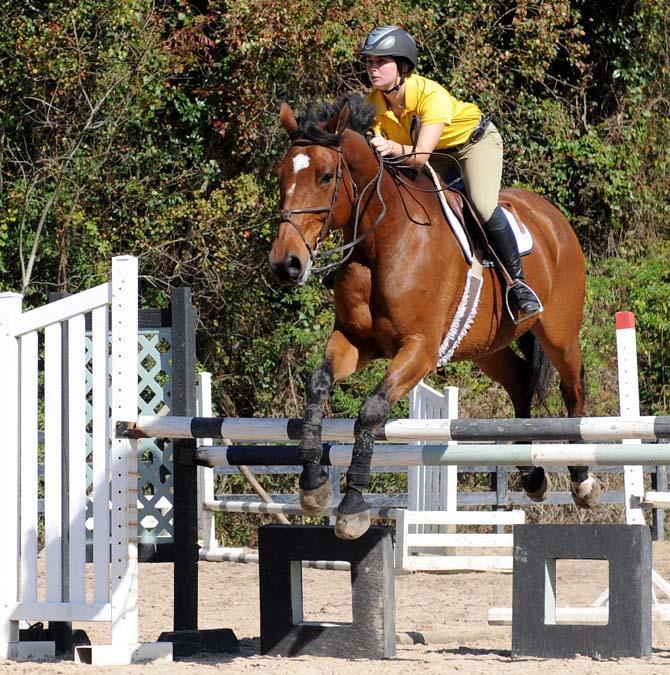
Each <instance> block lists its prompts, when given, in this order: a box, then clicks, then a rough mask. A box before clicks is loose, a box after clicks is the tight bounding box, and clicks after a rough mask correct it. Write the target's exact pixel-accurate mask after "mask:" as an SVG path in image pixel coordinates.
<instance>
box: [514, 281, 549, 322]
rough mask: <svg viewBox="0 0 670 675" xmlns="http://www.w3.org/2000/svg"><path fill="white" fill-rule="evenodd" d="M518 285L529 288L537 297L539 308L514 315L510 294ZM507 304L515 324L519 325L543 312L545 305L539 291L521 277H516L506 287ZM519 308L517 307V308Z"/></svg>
mask: <svg viewBox="0 0 670 675" xmlns="http://www.w3.org/2000/svg"><path fill="white" fill-rule="evenodd" d="M518 286H523V287H524V288H525V289H527V290H528V291H529V292H530V293H531V294H532V295H533V297H534V298H535V300H536V302H537V304H538V309H537V310H535V311H534V312H530V313H528V314H521V315H519V317H518V318H516V317H515V316H514V312H513V311H512V307H511V305H510V301H509V296H510V293H511V291H512V289H513V288H515V287H518ZM505 306H506V307H507V313H508V314H509V315H510V318H511V319H512V321H513V322H514V325H515V326H518V325H519V324H520V323H523V322H524V321H528V320H529V319H532V318H533V317H534V316H537V315H538V314H542V312H544V305H543V304H542V301H541V300H540V298H539V297H538V295H537V293H536V292H535V291H534V290H533V289H532V288H531V287H530V286H529V285H528V284H527V283H526V282H525V281H521V279H514V283H512V284H509V286H507V287H506V288H505ZM518 309H519V308H518V307H517V310H518Z"/></svg>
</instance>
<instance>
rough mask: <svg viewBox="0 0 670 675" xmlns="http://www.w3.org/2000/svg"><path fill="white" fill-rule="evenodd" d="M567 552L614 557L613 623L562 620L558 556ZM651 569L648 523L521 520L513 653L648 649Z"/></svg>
mask: <svg viewBox="0 0 670 675" xmlns="http://www.w3.org/2000/svg"><path fill="white" fill-rule="evenodd" d="M565 559H576V560H607V561H608V563H609V621H608V623H607V625H595V626H594V625H590V626H589V625H576V624H570V625H567V624H560V625H557V624H556V560H565ZM651 569H652V568H651V534H650V532H649V528H648V527H647V526H645V525H517V526H516V527H515V528H514V583H513V585H514V596H513V603H512V657H513V658H518V657H525V656H534V657H541V658H559V659H563V658H571V657H574V656H576V655H577V654H581V655H583V656H590V657H592V658H601V659H614V658H625V657H642V656H648V655H650V654H651V608H652V598H651ZM585 581H587V582H588V580H585ZM603 590H604V589H603Z"/></svg>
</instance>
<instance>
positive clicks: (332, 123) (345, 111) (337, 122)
mask: <svg viewBox="0 0 670 675" xmlns="http://www.w3.org/2000/svg"><path fill="white" fill-rule="evenodd" d="M350 114H351V108H350V107H349V101H345V102H344V105H343V106H342V109H341V110H340V112H339V113H338V114H337V115H333V116H332V117H331V118H330V120H329V121H328V124H327V125H326V129H328V131H330V133H331V134H337V135H338V136H339V135H340V134H341V133H342V132H343V131H344V130H345V129H346V128H347V124H348V123H349V115H350Z"/></svg>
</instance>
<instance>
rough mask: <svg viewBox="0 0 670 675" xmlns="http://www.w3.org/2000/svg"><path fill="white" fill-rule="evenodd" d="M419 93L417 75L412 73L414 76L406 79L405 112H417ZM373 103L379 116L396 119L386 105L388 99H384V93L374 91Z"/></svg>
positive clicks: (377, 90)
mask: <svg viewBox="0 0 670 675" xmlns="http://www.w3.org/2000/svg"><path fill="white" fill-rule="evenodd" d="M417 92H418V81H417V79H416V75H414V74H413V73H412V75H409V76H407V77H406V78H405V106H404V108H403V111H406V110H414V111H415V110H416V104H417V99H418V96H417ZM372 102H373V103H374V106H375V108H377V112H378V113H379V114H382V115H388V116H390V117H394V115H393V112H392V111H391V110H390V109H389V108H388V106H387V105H386V99H385V98H384V94H382V92H381V91H379V89H374V90H373V92H372ZM403 114H404V112H403Z"/></svg>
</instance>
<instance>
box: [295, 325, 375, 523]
mask: <svg viewBox="0 0 670 675" xmlns="http://www.w3.org/2000/svg"><path fill="white" fill-rule="evenodd" d="M369 360H370V359H369V357H368V356H366V355H365V354H362V353H361V352H360V351H359V350H358V349H357V348H356V347H354V345H352V344H351V342H349V340H347V339H346V337H345V336H344V335H343V334H342V333H340V332H339V331H334V332H333V334H332V335H331V336H330V339H329V340H328V344H327V346H326V357H325V358H324V360H323V361H322V362H321V363H320V364H319V365H318V366H317V367H316V368H315V369H314V370H313V371H312V373H311V375H310V376H309V379H308V380H307V386H306V397H307V407H306V408H305V416H304V418H303V424H302V434H301V438H300V444H299V449H298V456H299V457H300V462H301V463H302V472H301V474H300V478H299V481H298V486H299V488H300V505H301V506H302V508H303V509H304V510H305V511H307V512H308V513H320V512H321V511H323V509H324V508H326V507H327V506H328V504H329V502H330V498H331V496H332V494H331V490H330V484H329V483H328V473H327V472H326V470H325V469H323V468H322V467H321V453H322V450H323V447H322V444H321V429H322V423H323V405H324V404H325V403H326V401H327V400H328V397H329V396H330V390H331V388H332V386H333V382H335V381H336V380H340V379H342V378H344V377H347V375H350V374H351V373H353V372H355V371H356V370H358V369H359V368H362V367H363V366H364V365H365V364H366V363H368V361H369Z"/></svg>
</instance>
